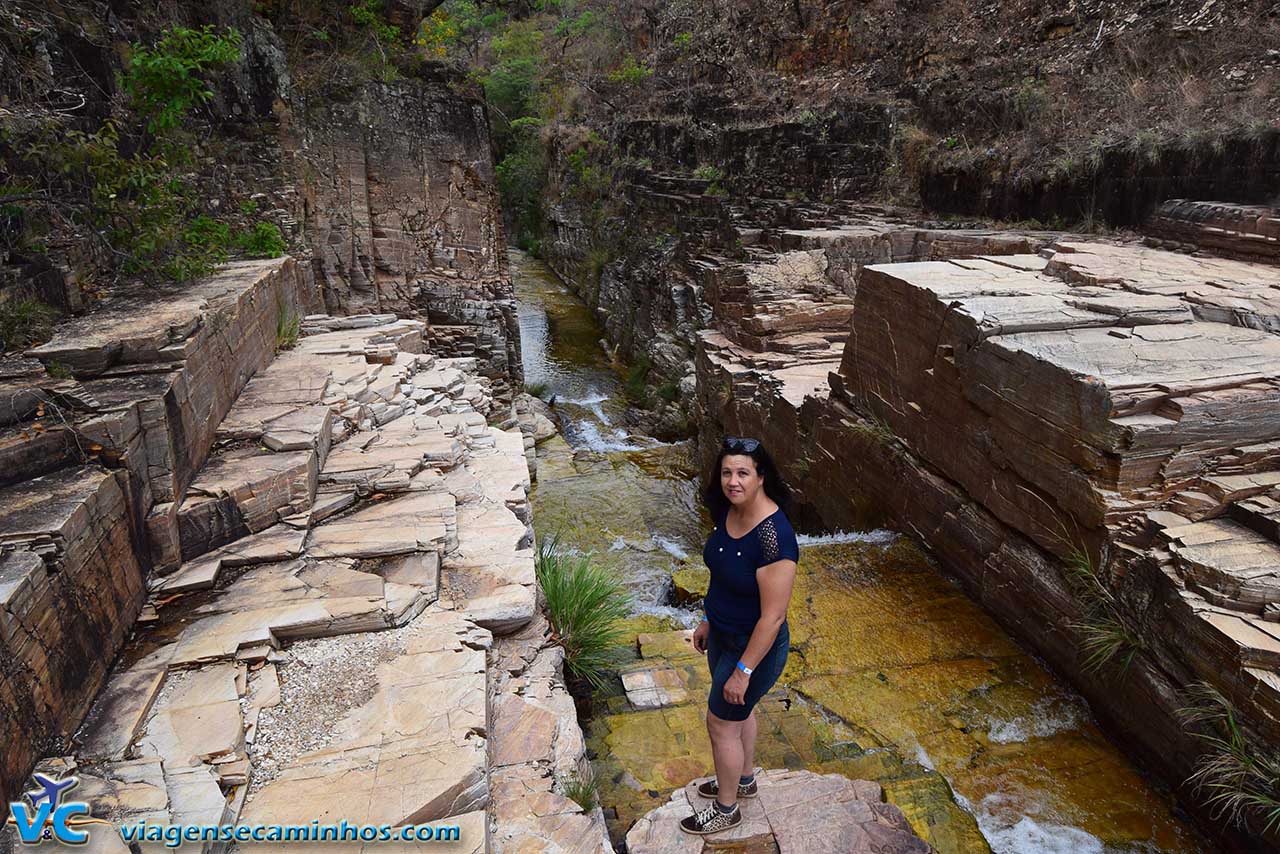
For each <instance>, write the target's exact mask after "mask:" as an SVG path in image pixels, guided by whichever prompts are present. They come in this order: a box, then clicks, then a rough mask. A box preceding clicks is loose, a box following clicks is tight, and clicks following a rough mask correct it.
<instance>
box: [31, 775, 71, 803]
mask: <svg viewBox="0 0 1280 854" xmlns="http://www.w3.org/2000/svg"><path fill="white" fill-rule="evenodd" d="M31 776H32V778H33V779H35V781H36V782H37V783H39V784H40V787H41V788H39V789H32V790H31V791H30V792H27V798H28V799H29V800H30V801H31V806H33V807H37V808H38V807H39V806H40V802H41V801H48V802H49V806H50V807H51V808H53V809H57V808H58V800H59V799H60V798H61V797H62V793H63V792H65V791H66V790H67V789H70V788H73V787H74V786H75V785H76V784H77V783H79V782H80V781H79V780H78V779H76V778H75V777H68V778H67V779H66V780H55V779H53V778H52V777H46V776H45V775H43V774H32V775H31Z"/></svg>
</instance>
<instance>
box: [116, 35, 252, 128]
mask: <svg viewBox="0 0 1280 854" xmlns="http://www.w3.org/2000/svg"><path fill="white" fill-rule="evenodd" d="M239 58H240V33H239V32H238V31H237V30H234V29H229V30H227V32H225V33H221V34H220V33H217V32H215V31H214V29H213V27H212V26H205V27H202V28H201V29H198V30H190V29H187V28H186V27H174V28H173V29H170V30H165V31H164V33H163V35H161V37H160V40H159V41H157V42H156V43H155V45H154V46H153V47H149V48H148V47H144V46H142V45H140V44H135V45H134V46H133V52H132V55H131V56H130V57H129V61H128V63H126V65H125V73H124V76H123V78H122V83H123V85H124V90H125V91H126V92H128V93H129V97H130V98H131V99H132V102H133V105H134V109H136V110H137V111H138V115H139V116H141V117H142V118H144V119H145V120H146V122H147V129H148V130H149V131H151V132H152V133H160V132H163V131H166V130H170V129H172V128H175V127H177V126H178V124H179V122H181V120H182V119H183V117H184V116H186V115H187V114H188V113H189V112H190V111H191V109H192V108H193V107H195V106H197V105H198V104H202V103H204V102H206V101H208V100H209V99H210V98H212V97H213V90H212V89H210V88H209V86H208V84H206V83H205V82H204V80H202V79H201V78H200V76H199V75H200V74H201V73H203V72H206V71H209V70H211V69H214V68H218V67H220V66H223V65H226V64H229V63H232V62H235V61H237V60H238V59H239Z"/></svg>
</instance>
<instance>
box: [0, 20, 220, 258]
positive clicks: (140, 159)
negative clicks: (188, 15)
mask: <svg viewBox="0 0 1280 854" xmlns="http://www.w3.org/2000/svg"><path fill="white" fill-rule="evenodd" d="M240 42H241V39H240V34H239V33H238V32H237V31H235V30H227V31H226V32H225V33H218V32H215V31H214V30H213V29H212V28H211V27H204V28H203V29H198V30H192V29H186V28H183V27H176V28H173V29H169V30H165V31H164V32H163V33H162V34H161V36H160V38H159V39H158V40H157V41H156V43H155V44H154V45H153V46H151V47H144V46H142V45H140V44H135V45H133V47H132V53H131V55H130V56H129V58H128V60H127V61H126V64H125V69H124V72H123V73H122V74H121V78H120V86H121V89H122V90H123V91H124V92H125V93H126V94H127V96H128V101H129V104H130V106H131V107H132V113H131V114H128V115H126V114H122V113H117V115H116V116H115V117H114V118H111V119H108V120H107V121H105V122H104V123H103V124H102V126H101V127H99V128H98V129H97V130H96V131H94V132H92V133H90V132H86V131H81V130H68V129H67V128H66V127H64V126H62V125H61V124H59V123H56V122H49V123H46V124H43V125H32V126H27V127H25V128H24V130H23V131H22V132H21V134H16V133H15V134H13V135H11V136H10V137H9V140H8V141H9V143H10V145H11V150H13V151H15V152H16V153H17V155H18V158H17V162H11V163H8V164H6V166H7V167H9V168H10V169H11V170H13V171H17V172H20V173H22V174H24V175H27V176H29V180H30V183H32V184H33V185H34V186H35V187H37V188H38V189H39V190H41V191H43V192H44V193H47V195H48V196H49V198H50V199H52V200H53V205H52V207H51V209H50V210H51V211H52V212H53V216H52V217H51V219H57V220H60V221H62V222H67V223H71V224H72V225H74V226H79V227H81V228H83V230H84V231H86V232H87V233H90V234H92V235H93V239H96V240H99V241H101V243H102V244H104V245H105V249H106V250H107V254H109V255H110V256H111V257H112V258H114V259H115V261H116V265H117V268H118V269H119V270H120V272H123V273H126V274H142V275H147V276H156V275H158V274H159V275H164V276H166V277H168V278H171V279H176V280H179V281H185V280H186V279H190V278H194V277H196V276H199V275H203V274H204V273H206V272H207V271H208V270H209V269H210V268H211V267H212V266H213V264H215V263H217V262H218V261H219V260H221V259H224V258H225V257H226V249H227V248H228V245H229V244H228V241H227V240H226V239H225V238H226V235H225V233H224V231H223V230H222V228H221V227H217V226H216V225H215V222H216V221H215V220H213V219H212V218H209V217H196V218H195V219H191V215H192V213H193V203H192V202H191V201H190V200H191V199H193V198H196V197H198V195H199V194H198V193H196V192H195V190H194V188H192V187H190V186H188V182H187V180H186V178H185V177H184V171H185V169H184V167H185V166H186V164H187V163H188V161H189V160H190V151H189V146H188V145H187V141H188V138H189V136H188V134H187V132H186V131H185V130H184V129H183V124H184V121H185V120H186V118H187V117H188V116H189V115H190V113H191V112H192V111H193V110H194V109H195V108H196V107H197V106H198V105H199V104H202V103H204V102H206V101H208V100H209V99H210V98H212V97H213V90H212V89H211V88H210V87H209V85H208V84H207V83H206V82H205V81H204V79H202V75H207V74H208V72H211V71H214V70H216V69H218V68H220V67H221V66H223V65H226V64H227V63H230V62H234V61H235V60H236V59H237V58H238V57H239V56H240Z"/></svg>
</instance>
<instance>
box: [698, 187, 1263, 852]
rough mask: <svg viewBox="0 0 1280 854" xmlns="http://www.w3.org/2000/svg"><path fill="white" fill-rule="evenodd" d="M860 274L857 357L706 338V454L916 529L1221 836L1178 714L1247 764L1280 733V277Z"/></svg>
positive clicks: (896, 269)
mask: <svg viewBox="0 0 1280 854" xmlns="http://www.w3.org/2000/svg"><path fill="white" fill-rule="evenodd" d="M1172 207H1173V206H1171V209H1170V212H1169V215H1170V216H1172V215H1173V212H1172ZM1222 213H1223V212H1222V211H1220V215H1222ZM1236 215H1237V216H1241V217H1244V216H1247V212H1239V213H1237V214H1236ZM1249 221H1250V222H1257V221H1258V220H1257V219H1256V218H1254V219H1251V220H1249ZM1251 237H1253V235H1248V234H1242V235H1240V236H1239V239H1238V240H1237V241H1236V243H1237V244H1238V246H1247V245H1248V243H1249V240H1250V238H1251ZM1277 237H1280V235H1277ZM1271 239H1275V238H1271ZM1224 240H1225V238H1224ZM826 260H827V264H828V271H829V270H830V269H831V267H834V266H836V265H834V264H832V263H831V261H830V259H829V258H828V259H826ZM768 263H770V264H772V265H774V266H775V267H776V268H777V269H778V270H779V271H783V270H785V269H787V268H788V267H791V268H794V264H793V263H792V261H791V258H790V257H789V255H788V254H786V253H784V254H781V255H779V256H778V257H777V258H776V259H773V260H771V261H770V262H768ZM820 269H821V264H820V263H819V264H815V265H814V266H813V271H814V272H813V273H812V274H811V278H812V279H819V278H820V276H819V274H818V271H819V270H820ZM826 278H827V279H828V280H831V279H833V278H834V277H832V276H831V275H830V273H829V272H828V274H827V275H826ZM855 278H856V288H855V289H854V294H853V298H852V300H851V301H847V300H845V299H841V300H839V301H832V302H831V303H830V305H831V308H832V309H833V310H834V309H835V308H836V307H837V306H839V308H840V310H841V311H842V312H843V313H845V314H846V315H847V316H848V317H849V319H850V320H849V323H848V324H847V327H846V332H847V334H848V338H847V339H846V340H845V341H844V343H843V346H842V347H839V346H836V347H830V348H827V349H826V350H825V351H822V350H810V351H808V352H804V353H792V354H780V353H779V349H780V348H779V347H778V346H777V345H776V344H775V343H774V342H773V341H765V342H763V344H762V343H761V342H760V341H759V340H758V339H757V340H753V339H751V338H750V337H744V336H743V335H742V334H741V333H736V334H735V333H726V332H722V331H720V330H718V329H717V330H707V331H704V332H702V333H700V335H699V351H698V401H699V405H700V408H701V411H702V413H703V420H702V422H701V423H702V428H703V429H702V433H701V436H702V437H703V438H704V439H705V440H706V441H704V442H703V443H702V451H703V457H704V461H708V462H709V460H710V459H711V458H713V457H714V454H715V440H716V437H717V436H719V435H720V434H721V433H722V432H728V433H732V434H735V435H752V436H757V437H759V438H761V439H762V440H763V441H764V442H765V443H766V445H767V446H768V447H770V448H771V449H772V450H773V452H774V453H775V455H777V456H778V458H779V460H780V462H781V463H782V465H783V467H784V469H785V471H786V473H787V475H788V477H789V478H791V480H792V482H793V484H794V485H795V486H796V487H797V488H798V498H799V504H800V511H799V513H798V514H797V515H799V516H800V517H802V518H804V519H805V521H807V522H808V523H809V524H812V525H820V526H823V527H827V528H846V529H847V528H854V527H863V526H866V525H868V524H873V523H876V524H878V523H883V522H887V523H889V524H891V525H892V526H894V527H896V528H899V529H901V530H904V531H907V532H909V533H911V534H912V535H913V536H915V537H916V538H918V539H919V540H920V541H921V542H922V543H924V544H925V545H926V546H927V547H928V548H929V549H930V551H931V552H932V553H933V554H934V555H935V556H936V557H937V559H938V561H939V563H940V564H941V565H942V566H943V567H944V568H945V569H946V570H947V571H949V572H952V573H954V574H955V575H956V576H958V577H959V578H960V580H961V581H962V582H963V584H964V585H965V587H966V589H967V590H968V591H969V593H970V595H972V596H973V597H974V598H975V599H976V600H977V601H979V602H980V603H982V605H983V606H984V607H985V608H987V609H988V610H989V611H990V612H991V613H992V614H994V615H995V616H996V617H997V618H998V619H999V620H1000V621H1001V622H1002V623H1004V624H1005V625H1006V627H1008V629H1009V630H1010V631H1011V632H1012V633H1013V634H1015V635H1016V636H1017V637H1019V638H1021V639H1022V640H1023V641H1024V642H1026V643H1028V644H1029V645H1030V646H1031V647H1032V648H1034V649H1035V650H1036V651H1037V652H1038V653H1039V654H1041V655H1043V656H1044V657H1045V659H1046V660H1047V661H1049V662H1050V663H1051V664H1052V665H1053V666H1054V668H1055V669H1057V670H1058V671H1059V672H1061V673H1063V674H1064V675H1065V676H1066V677H1067V678H1068V679H1069V680H1070V681H1071V682H1072V684H1074V685H1075V686H1077V687H1078V688H1079V689H1080V690H1081V691H1082V692H1083V693H1084V694H1085V696H1086V697H1087V698H1088V699H1089V700H1090V703H1091V705H1092V706H1093V708H1094V710H1095V712H1096V713H1097V714H1098V715H1099V716H1100V717H1101V718H1102V719H1103V720H1104V721H1105V722H1106V723H1108V724H1109V725H1110V727H1111V728H1112V729H1113V731H1115V732H1116V733H1117V734H1120V735H1121V736H1122V741H1121V743H1122V744H1123V745H1124V746H1125V747H1126V749H1128V750H1130V751H1132V752H1133V753H1134V754H1135V755H1136V756H1137V757H1138V758H1140V759H1141V761H1142V762H1143V764H1144V765H1146V767H1149V768H1151V769H1153V770H1155V771H1157V772H1158V773H1159V774H1160V775H1161V776H1162V777H1163V778H1164V779H1165V780H1167V781H1168V782H1169V783H1170V784H1171V785H1172V786H1173V787H1174V788H1175V789H1176V790H1177V791H1178V793H1179V798H1180V799H1182V800H1183V802H1184V803H1186V804H1187V805H1188V806H1190V807H1191V808H1192V809H1193V810H1195V811H1197V812H1199V814H1200V815H1201V817H1202V818H1205V819H1206V823H1207V825H1209V826H1214V827H1217V828H1218V829H1219V830H1222V829H1223V826H1222V825H1221V824H1220V823H1219V822H1216V821H1209V820H1208V816H1209V815H1211V814H1212V810H1211V809H1209V808H1208V807H1206V806H1204V802H1203V800H1201V798H1202V797H1203V795H1204V793H1203V790H1201V791H1196V790H1195V789H1194V788H1193V787H1192V786H1190V785H1189V784H1187V783H1186V782H1185V781H1187V779H1188V778H1189V777H1190V775H1191V774H1192V773H1193V772H1194V771H1195V770H1196V768H1197V762H1198V761H1200V760H1201V759H1203V758H1204V757H1205V756H1206V746H1205V744H1204V742H1203V741H1202V740H1200V739H1199V738H1197V733H1198V730H1197V729H1196V727H1194V726H1190V725H1188V724H1187V723H1186V722H1185V721H1184V719H1183V718H1182V717H1180V714H1179V711H1180V710H1183V709H1186V708H1188V707H1193V706H1195V705H1196V703H1197V702H1203V698H1204V697H1205V696H1213V694H1208V692H1207V691H1206V686H1207V688H1208V689H1211V690H1212V691H1213V692H1216V694H1217V695H1218V696H1221V697H1223V698H1225V699H1226V701H1227V702H1229V704H1230V707H1231V708H1232V709H1234V712H1233V714H1235V715H1236V719H1237V720H1238V721H1239V722H1240V723H1241V725H1242V726H1243V727H1244V728H1245V731H1246V732H1247V733H1248V735H1247V738H1248V739H1249V740H1250V744H1251V745H1252V747H1251V748H1249V749H1251V750H1265V745H1266V744H1269V743H1274V741H1275V739H1276V738H1277V735H1280V732H1278V731H1277V727H1278V726H1280V716H1278V715H1277V712H1280V707H1278V706H1277V700H1278V699H1280V695H1278V694H1277V693H1276V692H1277V686H1278V685H1280V681H1277V670H1276V668H1277V666H1280V658H1277V657H1276V655H1277V652H1278V651H1280V631H1277V630H1276V629H1275V626H1276V625H1277V624H1276V623H1275V622H1273V617H1272V616H1271V614H1272V611H1273V610H1274V607H1275V606H1273V605H1272V604H1271V602H1272V601H1273V599H1275V598H1276V597H1277V596H1280V587H1276V582H1275V578H1276V575H1275V573H1276V566H1277V565H1280V564H1278V558H1280V542H1278V541H1277V539H1276V531H1275V528H1274V526H1273V525H1272V523H1271V521H1270V520H1271V519H1272V517H1273V515H1274V513H1275V509H1274V505H1275V501H1274V495H1273V489H1274V484H1275V483H1276V474H1275V471H1274V459H1275V458H1274V456H1273V455H1272V451H1271V448H1272V446H1273V445H1274V444H1275V442H1276V441H1277V439H1280V422H1277V420H1276V415H1275V413H1276V412H1277V408H1276V399H1275V396H1276V393H1277V386H1276V376H1277V371H1280V338H1277V337H1276V330H1277V328H1280V327H1277V324H1276V314H1275V306H1276V305H1277V303H1276V300H1275V296H1274V294H1276V293H1277V292H1278V291H1277V290H1276V286H1277V283H1280V271H1277V269H1276V268H1275V267H1271V266H1262V265H1256V264H1247V263H1240V262H1235V261H1227V260H1221V259H1216V258H1212V257H1189V256H1187V255H1185V254H1176V253H1171V252H1167V251H1164V250H1160V249H1152V248H1147V247H1142V246H1136V245H1133V244H1128V245H1119V244H1112V243H1099V242H1077V241H1071V240H1068V239H1058V240H1056V241H1055V242H1053V243H1052V244H1050V245H1049V246H1048V247H1045V248H1043V249H1041V251H1040V252H1038V253H1029V252H1026V251H1025V250H1024V251H1020V252H1018V253H1017V254H1009V255H997V254H992V253H991V251H990V249H989V248H988V249H984V248H983V247H982V246H981V245H979V244H971V245H970V247H968V249H967V250H963V249H962V250H961V251H958V252H956V253H954V254H953V255H952V256H951V258H950V260H924V259H923V258H922V259H921V260H918V261H915V262H913V263H897V264H892V263H891V264H870V265H868V266H865V267H864V268H863V269H861V271H860V272H859V273H858V274H857V275H856V277H855ZM810 290H812V288H810ZM850 303H851V304H850ZM766 316H767V314H766ZM720 325H721V326H726V325H740V324H736V322H735V321H732V320H726V322H725V323H722V324H720ZM814 329H815V331H818V329H820V327H815V328H814ZM823 333H824V334H825V331H823ZM795 334H796V333H791V335H795ZM779 337H785V336H779ZM1197 698H1200V699H1199V700H1198V699H1197ZM1254 830H1255V831H1256V830H1257V826H1255V827H1254ZM1225 833H1226V835H1227V837H1228V839H1227V840H1226V841H1228V842H1229V844H1230V845H1231V846H1232V847H1233V849H1238V850H1265V846H1266V843H1263V842H1262V841H1260V840H1259V839H1258V838H1257V837H1250V836H1249V835H1248V833H1247V832H1246V833H1245V834H1243V835H1235V831H1234V830H1233V829H1227V830H1225Z"/></svg>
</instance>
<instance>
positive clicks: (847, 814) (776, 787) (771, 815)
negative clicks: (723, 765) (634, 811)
mask: <svg viewBox="0 0 1280 854" xmlns="http://www.w3.org/2000/svg"><path fill="white" fill-rule="evenodd" d="M707 779H710V778H707V777H703V778H700V779H697V780H694V781H692V782H690V783H689V785H688V786H686V787H684V788H683V789H678V790H676V791H675V792H674V793H672V795H671V800H670V802H668V803H666V804H664V805H663V806H661V807H658V808H657V809H655V810H654V811H653V812H651V813H649V814H648V815H647V816H645V817H643V818H641V819H640V820H639V821H637V822H636V824H635V826H634V827H632V828H631V831H630V832H629V833H628V834H627V851H628V852H632V854H677V852H688V854H701V852H704V851H706V852H711V851H726V850H749V851H776V852H778V854H808V852H822V853H823V854H825V852H830V851H841V852H849V854H928V852H929V851H930V850H931V849H930V847H929V845H928V843H926V842H925V841H924V840H922V839H920V838H919V837H918V836H916V835H915V834H914V833H913V832H912V831H911V827H910V825H908V824H907V820H906V818H905V817H904V816H903V814H902V811H901V810H899V809H898V808H897V807H896V806H894V805H892V804H889V803H885V802H884V794H883V792H882V791H881V789H880V786H879V785H878V784H876V783H871V782H868V781H866V780H850V779H848V778H847V777H842V776H840V775H838V774H815V773H813V772H811V771H785V770H765V771H759V772H757V773H756V780H757V783H758V784H759V790H760V795H759V797H758V798H752V799H744V800H741V801H739V802H738V804H739V809H740V810H741V811H742V818H743V821H742V823H741V824H739V825H738V826H737V827H735V828H732V829H730V830H725V831H721V832H720V833H713V834H708V835H707V836H695V835H692V834H688V833H685V832H684V831H682V830H681V829H680V820H681V819H683V818H685V817H686V816H689V815H691V814H692V813H693V811H694V810H695V809H703V808H705V807H706V806H708V805H709V804H710V803H711V802H710V801H709V800H707V799H705V798H702V797H700V796H699V795H698V793H697V787H698V786H699V785H700V784H701V783H702V782H704V781H705V780H707Z"/></svg>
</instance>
